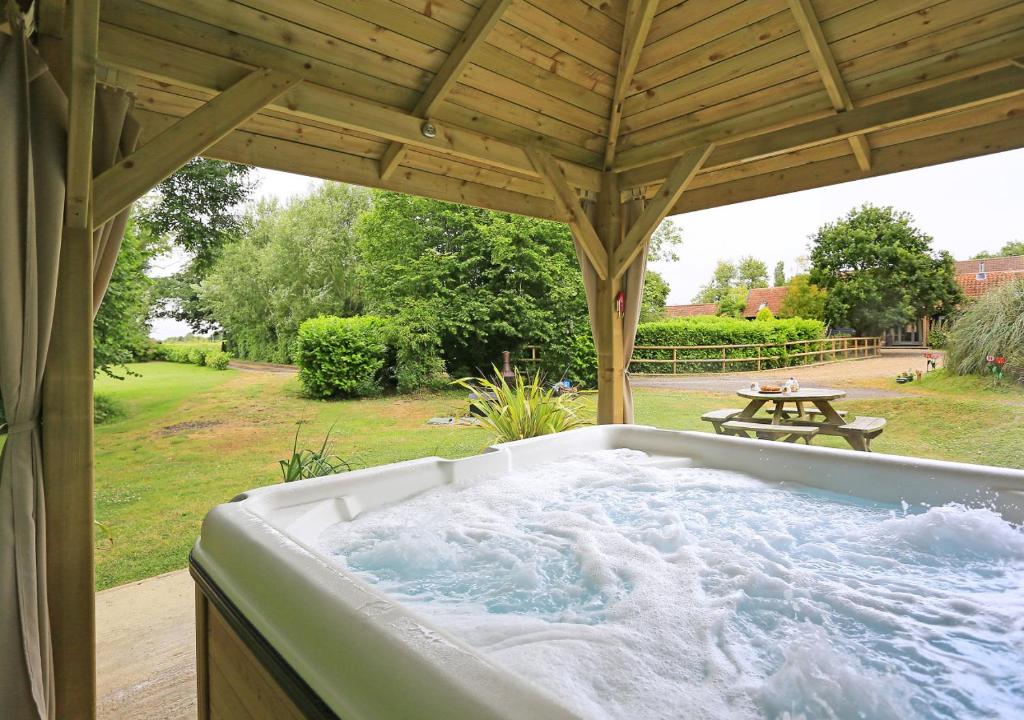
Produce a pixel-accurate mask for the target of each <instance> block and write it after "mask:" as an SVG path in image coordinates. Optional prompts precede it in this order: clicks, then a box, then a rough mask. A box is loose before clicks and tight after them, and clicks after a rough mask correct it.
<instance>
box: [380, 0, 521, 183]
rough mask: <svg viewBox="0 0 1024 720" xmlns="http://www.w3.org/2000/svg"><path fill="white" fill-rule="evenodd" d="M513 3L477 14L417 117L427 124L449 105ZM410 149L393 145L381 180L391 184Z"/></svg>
mask: <svg viewBox="0 0 1024 720" xmlns="http://www.w3.org/2000/svg"><path fill="white" fill-rule="evenodd" d="M510 2H511V0H485V2H484V3H483V5H481V6H480V9H479V10H477V12H476V15H475V16H474V17H473V21H472V22H471V23H470V24H469V27H468V28H466V32H464V33H462V36H461V37H460V38H459V41H458V42H457V43H455V47H454V48H452V50H451V52H450V53H448V57H447V58H446V59H445V61H444V64H443V65H441V69H440V70H438V71H437V74H436V75H435V76H434V79H433V80H431V81H430V85H428V86H427V89H426V91H424V93H423V96H422V97H420V99H419V102H417V103H416V107H415V108H414V109H413V115H416V116H418V117H421V118H423V119H424V120H426V119H427V118H430V116H431V115H433V114H434V111H435V110H436V109H437V107H438V106H439V105H440V104H441V103H443V102H444V101H445V98H447V97H448V93H449V92H450V91H451V89H452V88H453V87H454V86H455V83H456V82H458V80H459V76H460V75H462V71H463V70H464V69H465V68H466V65H468V64H469V58H470V55H471V54H472V52H473V49H474V48H475V47H477V46H478V45H479V44H480V43H482V42H483V41H484V40H485V39H486V37H487V35H488V34H489V33H490V32H491V29H492V28H493V27H494V26H495V25H496V24H497V22H498V20H500V19H501V15H502V13H504V12H505V9H506V8H507V7H508V6H509V3H510ZM406 149H407V146H406V145H405V144H403V143H392V144H391V145H389V146H388V149H387V150H385V151H384V155H383V156H382V157H381V159H380V178H381V180H387V179H388V178H389V177H390V176H391V174H392V173H393V172H394V171H395V168H397V167H398V166H399V165H401V163H402V158H403V157H404V156H405V152H406Z"/></svg>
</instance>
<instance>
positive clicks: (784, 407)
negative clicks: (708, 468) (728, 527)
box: [701, 388, 885, 452]
mask: <svg viewBox="0 0 1024 720" xmlns="http://www.w3.org/2000/svg"><path fill="white" fill-rule="evenodd" d="M737 394H738V395H739V396H740V397H743V398H746V399H748V400H749V401H750V402H748V403H747V406H746V407H745V408H742V409H741V408H722V409H720V410H711V411H709V412H706V413H704V414H703V415H702V416H701V420H703V421H705V422H710V423H711V425H712V427H714V429H715V432H716V433H718V434H719V435H736V436H740V437H756V438H759V439H775V440H783V441H785V442H796V441H797V440H799V439H800V438H803V439H804V442H805V443H806V444H808V445H809V444H810V442H811V439H812V438H813V437H815V436H816V435H818V434H821V435H835V436H838V437H842V438H844V439H845V440H846V442H847V443H849V444H850V447H852V448H853V449H854V450H861V451H865V452H870V450H871V440H873V439H874V438H876V437H878V436H879V435H880V434H881V432H882V430H883V429H884V428H885V419H884V418H876V417H869V416H866V415H863V416H860V417H856V418H854V419H852V420H850V419H849V418H848V417H847V415H848V413H847V412H846V411H845V410H836V409H835V408H834V407H832V404H831V401H832V400H835V399H838V398H841V397H845V396H846V393H845V392H843V391H842V390H831V389H828V388H803V389H800V390H797V391H794V392H788V393H766V392H762V391H760V390H740V391H739V392H738V393H737ZM769 403H771V404H772V405H773V407H769V408H765V409H766V410H768V412H769V416H764V415H758V412H759V411H760V410H761V409H762V408H763V407H764V406H765V405H767V404H769ZM794 405H795V407H793V406H794ZM806 405H811V406H813V409H812V408H810V407H805V406H806ZM751 434H753V435H751Z"/></svg>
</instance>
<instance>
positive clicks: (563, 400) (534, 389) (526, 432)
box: [454, 368, 586, 442]
mask: <svg viewBox="0 0 1024 720" xmlns="http://www.w3.org/2000/svg"><path fill="white" fill-rule="evenodd" d="M494 375H495V377H498V378H500V380H498V381H497V382H492V381H490V380H488V379H487V378H465V379H463V380H456V381H455V383H454V384H455V385H458V386H460V387H463V388H465V389H466V390H468V391H469V392H470V393H472V395H473V397H474V399H473V400H470V401H469V405H470V409H471V410H473V411H475V413H476V414H477V415H479V416H480V419H481V421H482V422H483V423H484V425H485V426H486V427H488V428H490V430H491V431H492V432H493V433H494V435H495V437H496V440H497V442H510V441H512V440H522V439H524V438H531V437H538V436H540V435H550V434H552V433H558V432H564V431H566V430H572V429H574V428H577V427H580V426H581V425H585V424H586V423H585V422H584V421H583V420H581V419H580V417H579V415H578V402H579V401H578V399H577V396H575V395H557V394H555V389H554V388H553V387H544V385H543V383H542V382H541V379H540V374H539V373H538V374H536V375H534V376H533V377H532V378H527V377H526V376H524V375H523V374H521V373H518V372H517V373H516V376H515V380H514V381H513V382H512V384H511V385H509V384H508V383H507V382H506V381H505V379H504V378H501V375H500V373H499V372H498V369H497V368H494Z"/></svg>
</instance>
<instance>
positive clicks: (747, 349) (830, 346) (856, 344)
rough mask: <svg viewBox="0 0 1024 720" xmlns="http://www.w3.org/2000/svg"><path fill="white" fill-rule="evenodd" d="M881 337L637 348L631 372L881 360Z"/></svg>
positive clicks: (533, 351) (531, 355)
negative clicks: (879, 357)
mask: <svg viewBox="0 0 1024 720" xmlns="http://www.w3.org/2000/svg"><path fill="white" fill-rule="evenodd" d="M881 353H882V338H881V337H835V338H822V339H820V340H790V341H788V342H783V343H760V344H757V343H753V344H747V345H637V346H636V347H635V348H634V349H633V359H632V360H630V362H629V365H630V369H631V370H632V371H633V372H634V373H637V374H645V375H679V374H685V373H693V372H727V371H729V370H734V371H741V370H772V369H777V368H783V367H794V366H797V365H820V364H822V363H830V362H839V361H841V360H857V359H860V358H868V357H878V356H879V355H881ZM540 360H541V358H540V348H539V347H538V346H536V345H529V346H527V347H526V348H525V355H524V356H522V357H520V361H521V362H524V363H527V364H528V365H536V364H537V363H539V362H540Z"/></svg>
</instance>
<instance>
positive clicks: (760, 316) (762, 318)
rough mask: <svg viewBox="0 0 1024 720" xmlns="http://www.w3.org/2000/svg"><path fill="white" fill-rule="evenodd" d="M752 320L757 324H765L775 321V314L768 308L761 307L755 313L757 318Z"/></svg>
mask: <svg viewBox="0 0 1024 720" xmlns="http://www.w3.org/2000/svg"><path fill="white" fill-rule="evenodd" d="M754 319H755V320H757V321H758V322H767V321H769V320H774V319H775V313H773V312H772V309H771V308H770V307H763V308H761V309H760V310H758V311H757V316H756V317H755V318H754Z"/></svg>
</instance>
